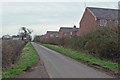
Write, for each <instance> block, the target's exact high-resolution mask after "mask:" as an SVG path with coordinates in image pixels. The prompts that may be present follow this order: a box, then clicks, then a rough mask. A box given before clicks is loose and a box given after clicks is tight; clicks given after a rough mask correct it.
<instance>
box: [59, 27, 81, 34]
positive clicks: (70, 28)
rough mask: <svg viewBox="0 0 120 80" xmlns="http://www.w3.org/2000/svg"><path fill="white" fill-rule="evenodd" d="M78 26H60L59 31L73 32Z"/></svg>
mask: <svg viewBox="0 0 120 80" xmlns="http://www.w3.org/2000/svg"><path fill="white" fill-rule="evenodd" d="M78 29H79V28H73V27H61V28H60V30H59V32H60V31H62V32H65V33H67V32H73V31H78Z"/></svg>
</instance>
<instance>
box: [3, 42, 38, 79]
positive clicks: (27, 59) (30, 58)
mask: <svg viewBox="0 0 120 80" xmlns="http://www.w3.org/2000/svg"><path fill="white" fill-rule="evenodd" d="M38 61H39V57H38V55H37V52H36V50H35V49H34V47H33V46H32V44H31V43H30V42H29V43H27V45H26V46H25V47H24V49H23V50H22V53H21V54H20V57H19V60H18V62H17V63H18V65H17V66H15V67H13V68H10V69H8V70H6V71H4V72H3V73H2V77H3V78H12V77H15V76H16V75H18V74H20V73H22V72H23V71H25V70H27V69H28V68H29V67H31V66H33V65H34V64H37V62H38Z"/></svg>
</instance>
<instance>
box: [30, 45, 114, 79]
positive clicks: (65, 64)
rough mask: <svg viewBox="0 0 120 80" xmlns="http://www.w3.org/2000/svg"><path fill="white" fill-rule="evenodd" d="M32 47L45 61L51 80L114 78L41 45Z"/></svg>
mask: <svg viewBox="0 0 120 80" xmlns="http://www.w3.org/2000/svg"><path fill="white" fill-rule="evenodd" d="M32 45H33V46H34V47H35V49H36V50H37V52H38V54H39V55H40V58H41V59H42V60H43V61H44V64H45V67H46V69H47V72H48V73H49V76H50V77H51V78H112V77H111V76H109V75H107V74H105V73H103V72H100V71H98V70H95V69H93V68H91V67H88V66H87V65H84V64H82V63H80V62H77V61H75V60H73V59H71V58H69V57H66V56H64V55H62V54H60V53H58V52H55V51H53V50H50V49H48V48H46V47H43V46H41V45H39V44H36V43H32Z"/></svg>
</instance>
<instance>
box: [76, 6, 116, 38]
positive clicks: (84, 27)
mask: <svg viewBox="0 0 120 80" xmlns="http://www.w3.org/2000/svg"><path fill="white" fill-rule="evenodd" d="M117 25H118V9H108V8H95V7H87V8H86V9H85V12H84V14H83V17H82V19H81V21H80V22H79V27H80V28H79V31H78V33H77V35H78V36H83V35H85V34H87V33H89V32H91V31H94V30H96V29H97V28H99V27H106V26H117Z"/></svg>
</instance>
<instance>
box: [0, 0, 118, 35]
mask: <svg viewBox="0 0 120 80" xmlns="http://www.w3.org/2000/svg"><path fill="white" fill-rule="evenodd" d="M9 1H10V0H9ZM47 1H49V2H47ZM64 1H65V2H63V0H62V1H61V2H60V1H59V2H58V1H56V0H51V2H50V0H44V1H40V0H39V1H38V0H29V1H28V0H26V2H23V0H11V2H8V0H3V1H2V3H1V5H0V17H1V19H0V23H2V25H0V29H1V30H0V32H1V33H0V36H2V35H5V34H10V35H13V34H17V33H18V31H19V29H20V27H22V26H26V27H27V28H30V29H32V30H33V31H34V32H33V34H32V35H35V34H37V35H38V34H39V35H42V34H45V33H46V31H48V30H53V31H58V30H59V28H60V27H61V26H62V27H64V26H65V27H71V26H73V25H74V24H75V25H77V27H79V25H78V24H79V21H80V19H81V17H82V14H83V12H84V9H85V7H102V8H114V9H117V8H118V1H119V0H104V2H101V1H100V0H81V1H79V2H78V0H64ZM68 1H71V2H68ZM90 1H91V2H90ZM84 2H85V3H86V4H85V3H84Z"/></svg>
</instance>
